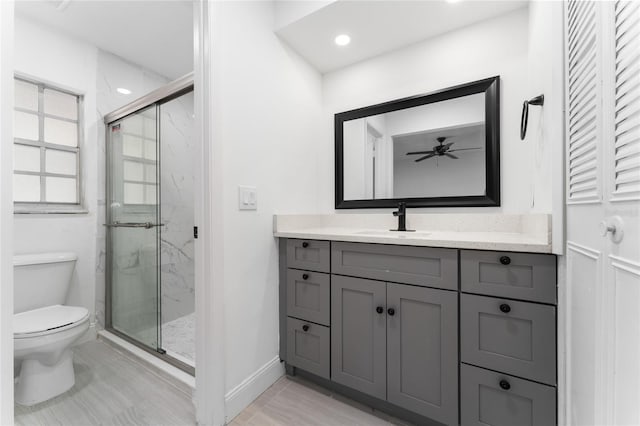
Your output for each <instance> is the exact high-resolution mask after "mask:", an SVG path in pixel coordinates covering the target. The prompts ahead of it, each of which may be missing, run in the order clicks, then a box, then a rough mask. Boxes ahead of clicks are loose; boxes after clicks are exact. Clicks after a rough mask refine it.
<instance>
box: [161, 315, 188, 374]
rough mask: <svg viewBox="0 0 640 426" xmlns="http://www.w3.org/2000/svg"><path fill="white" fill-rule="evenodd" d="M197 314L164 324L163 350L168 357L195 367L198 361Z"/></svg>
mask: <svg viewBox="0 0 640 426" xmlns="http://www.w3.org/2000/svg"><path fill="white" fill-rule="evenodd" d="M195 336H196V314H195V312H193V313H190V314H188V315H185V316H183V317H180V318H176V319H174V320H173V321H169V322H166V323H164V324H162V349H164V350H165V351H167V354H168V355H171V356H172V357H174V358H176V359H177V360H179V361H182V362H184V363H186V364H188V365H190V366H192V367H195V361H196V339H195Z"/></svg>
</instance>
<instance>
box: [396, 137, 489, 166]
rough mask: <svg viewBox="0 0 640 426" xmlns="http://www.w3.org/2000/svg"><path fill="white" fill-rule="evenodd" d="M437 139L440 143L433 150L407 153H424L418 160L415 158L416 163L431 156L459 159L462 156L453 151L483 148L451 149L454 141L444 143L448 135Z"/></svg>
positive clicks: (408, 153) (409, 153)
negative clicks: (457, 155)
mask: <svg viewBox="0 0 640 426" xmlns="http://www.w3.org/2000/svg"><path fill="white" fill-rule="evenodd" d="M436 140H437V141H438V143H439V144H440V145H436V146H434V147H433V149H432V150H430V151H414V152H407V155H422V157H420V158H418V159H417V160H415V162H416V163H419V162H421V161H424V160H426V159H427V158H431V157H443V156H444V157H449V158H453V159H454V160H458V159H459V158H460V157H456V156H455V155H453V154H452V152H457V151H469V150H473V149H482V148H480V147H477V148H458V149H451V145H453V144H454V142H449V143H448V144H444V141H446V140H447V136H440V137H437V138H436Z"/></svg>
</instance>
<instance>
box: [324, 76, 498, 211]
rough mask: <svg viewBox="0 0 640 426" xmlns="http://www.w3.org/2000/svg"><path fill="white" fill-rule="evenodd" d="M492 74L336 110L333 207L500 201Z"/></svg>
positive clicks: (495, 89) (495, 91)
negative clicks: (433, 90) (427, 91)
mask: <svg viewBox="0 0 640 426" xmlns="http://www.w3.org/2000/svg"><path fill="white" fill-rule="evenodd" d="M497 99H498V78H497V77H494V78H491V79H487V80H482V81H480V82H474V83H469V84H466V85H462V86H457V87H455V88H450V89H444V90H441V91H439V92H436V93H434V94H429V95H421V96H416V97H412V98H406V99H400V100H397V101H392V102H387V103H384V104H379V105H373V106H369V107H365V108H360V109H358V110H353V111H347V112H344V113H340V114H336V123H335V125H336V153H337V157H336V166H337V169H336V208H363V207H393V206H395V205H396V204H397V203H398V202H400V201H404V202H406V203H407V205H408V206H410V207H420V206H425V207H427V206H489V205H499V162H498V158H499V155H498V149H499V148H498V142H499V134H498V133H499V130H498V117H499V111H498V102H497Z"/></svg>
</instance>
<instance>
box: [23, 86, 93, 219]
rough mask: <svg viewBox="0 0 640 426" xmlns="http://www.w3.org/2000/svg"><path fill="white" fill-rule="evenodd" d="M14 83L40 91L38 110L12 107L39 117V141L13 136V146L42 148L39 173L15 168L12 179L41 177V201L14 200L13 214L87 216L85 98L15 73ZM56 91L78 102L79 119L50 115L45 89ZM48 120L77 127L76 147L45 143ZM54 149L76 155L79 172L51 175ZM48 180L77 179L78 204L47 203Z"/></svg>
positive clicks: (79, 94)
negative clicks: (49, 167) (48, 164)
mask: <svg viewBox="0 0 640 426" xmlns="http://www.w3.org/2000/svg"><path fill="white" fill-rule="evenodd" d="M14 82H24V83H28V84H32V85H34V86H36V87H37V89H38V110H37V111H34V110H29V109H25V108H19V107H17V106H16V105H14V106H13V111H14V113H15V112H23V113H29V114H33V115H36V116H37V117H38V140H30V139H21V138H17V137H16V136H15V135H14V137H13V141H12V143H13V147H14V148H15V146H17V145H18V146H27V147H33V148H39V149H40V170H39V171H37V172H35V171H23V170H16V169H15V166H14V168H13V170H12V176H15V175H24V176H38V177H40V201H14V203H13V204H14V213H16V214H29V213H33V214H42V213H52V214H56V213H88V211H87V209H86V208H85V207H84V196H83V191H82V190H83V184H82V171H83V168H82V151H83V148H84V124H85V123H84V118H85V117H84V95H83V94H81V93H77V92H74V91H72V90H69V89H65V88H62V87H60V86H57V85H55V84H51V83H48V82H44V81H40V80H36V79H33V78H29V77H25V76H23V75H19V74H15V75H14ZM47 89H48V90H54V91H56V92H60V93H64V94H67V95H70V96H74V97H75V98H76V99H77V108H78V111H77V119H76V120H73V119H69V118H66V117H60V116H57V115H54V114H48V113H45V111H44V92H45V90H47ZM46 118H52V119H55V120H60V121H64V122H67V123H74V124H76V128H77V132H78V133H77V146H75V147H72V146H68V145H61V144H56V143H51V142H46V141H45V140H44V121H45V119H46ZM47 149H49V150H54V151H58V152H69V153H74V154H76V172H75V175H70V174H61V173H50V172H47V171H46V150H47ZM47 177H60V178H72V177H73V178H75V180H76V190H75V191H76V201H75V202H48V201H46V178H47Z"/></svg>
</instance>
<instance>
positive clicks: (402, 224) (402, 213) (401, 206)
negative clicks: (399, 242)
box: [391, 201, 412, 232]
mask: <svg viewBox="0 0 640 426" xmlns="http://www.w3.org/2000/svg"><path fill="white" fill-rule="evenodd" d="M393 215H394V216H397V217H398V229H391V231H402V232H411V231H412V230H408V229H407V204H406V203H404V202H402V201H401V202H399V203H398V210H397V211H395V212H393Z"/></svg>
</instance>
